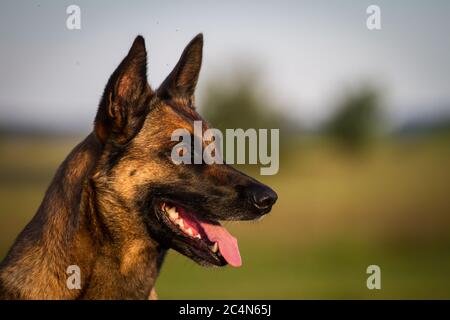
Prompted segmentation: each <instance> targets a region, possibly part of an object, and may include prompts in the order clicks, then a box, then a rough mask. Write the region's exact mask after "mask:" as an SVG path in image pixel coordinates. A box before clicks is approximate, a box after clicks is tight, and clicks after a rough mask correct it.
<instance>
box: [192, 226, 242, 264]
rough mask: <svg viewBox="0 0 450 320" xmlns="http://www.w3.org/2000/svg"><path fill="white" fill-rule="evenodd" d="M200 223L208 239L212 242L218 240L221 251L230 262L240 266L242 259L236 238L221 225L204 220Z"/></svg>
mask: <svg viewBox="0 0 450 320" xmlns="http://www.w3.org/2000/svg"><path fill="white" fill-rule="evenodd" d="M200 225H201V226H202V228H203V230H204V231H205V233H206V236H207V237H208V239H209V240H210V241H212V242H217V244H218V246H219V251H220V253H221V254H222V257H224V258H225V260H226V261H227V262H228V264H229V265H230V266H233V267H240V266H241V265H242V260H241V255H240V253H239V247H238V243H237V240H236V238H235V237H233V236H232V235H231V234H230V233H229V232H228V231H227V229H225V228H224V227H222V226H221V225H215V224H209V223H206V222H203V221H201V222H200Z"/></svg>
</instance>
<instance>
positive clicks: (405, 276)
mask: <svg viewBox="0 0 450 320" xmlns="http://www.w3.org/2000/svg"><path fill="white" fill-rule="evenodd" d="M76 141H77V140H76V139H38V138H36V139H29V138H14V139H12V138H11V139H3V140H1V141H0V256H1V257H3V256H4V254H5V253H6V251H7V249H8V248H9V247H10V245H11V244H12V242H13V241H14V239H15V237H16V236H17V234H18V233H19V231H20V230H21V229H22V228H23V227H24V225H25V224H26V223H27V222H28V221H29V219H30V218H31V216H32V215H33V214H34V212H35V211H36V209H37V207H38V205H39V203H40V201H41V200H42V197H43V195H44V193H45V190H46V187H47V185H48V184H49V182H50V179H51V177H52V175H53V174H54V172H55V170H56V168H57V166H58V164H59V163H60V162H61V161H62V160H63V159H64V157H65V156H66V155H67V153H68V152H69V151H70V149H71V148H72V147H73V146H74V145H75V144H76ZM448 146H449V140H448V139H446V138H442V139H422V140H411V141H402V142H400V141H396V142H394V141H383V142H378V143H376V144H374V145H373V146H372V147H371V148H370V149H368V150H367V151H366V152H364V153H359V154H351V153H348V152H347V153H346V152H342V150H340V149H338V148H336V147H335V146H334V145H332V144H329V143H327V142H326V141H323V140H320V139H307V140H305V141H302V142H297V143H295V144H294V146H291V148H290V149H289V151H288V153H284V154H283V155H282V158H281V160H280V163H281V164H280V172H279V174H278V175H275V176H270V177H261V180H263V181H264V182H266V183H268V184H269V185H270V186H272V187H273V188H274V189H275V190H276V191H277V192H278V195H279V201H278V203H277V205H276V206H275V208H274V210H273V211H272V213H271V214H270V215H269V216H267V217H266V218H265V219H263V220H262V221H260V222H246V223H228V224H226V225H227V226H228V227H229V229H230V230H231V232H232V233H233V234H234V235H235V236H237V238H238V239H239V243H240V248H241V254H242V257H243V266H242V267H241V268H237V269H233V268H229V267H227V268H220V269H219V268H213V269H205V268H202V267H199V266H197V265H196V264H195V263H193V262H191V261H190V260H188V259H187V258H185V257H183V256H181V255H179V254H178V253H175V252H171V253H170V254H169V256H168V259H167V260H166V262H165V265H164V267H163V269H162V273H161V275H160V278H159V280H158V282H157V292H158V294H159V296H160V298H162V299H168V298H174V299H177V298H179V299H182V298H194V299H195V298H206V299H216V298H225V299H226V298H250V299H253V298H254V299H258V298H276V299H278V298H288V299H296V298H301V299H303V298H306V299H308V298H325V299H329V298H344V299H345V298H377V299H378V298H447V299H449V298H450V198H449V186H450V166H449V163H450V148H448ZM372 264H376V265H379V266H380V267H381V272H382V276H381V277H382V289H381V290H374V291H371V290H368V289H367V287H366V278H367V276H368V275H367V274H366V268H367V266H369V265H372Z"/></svg>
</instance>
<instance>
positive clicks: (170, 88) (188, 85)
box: [157, 33, 203, 102]
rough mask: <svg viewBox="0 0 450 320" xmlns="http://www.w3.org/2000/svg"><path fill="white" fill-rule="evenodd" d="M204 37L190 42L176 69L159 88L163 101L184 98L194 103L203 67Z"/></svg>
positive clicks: (200, 35) (159, 94)
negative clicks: (196, 87)
mask: <svg viewBox="0 0 450 320" xmlns="http://www.w3.org/2000/svg"><path fill="white" fill-rule="evenodd" d="M202 50H203V35H202V34H201V33H200V34H198V35H197V36H196V37H195V38H194V39H192V40H191V42H189V44H188V45H187V46H186V48H185V49H184V51H183V54H182V55H181V58H180V60H179V61H178V63H177V65H176V66H175V68H174V69H173V70H172V72H171V73H170V74H169V75H168V76H167V78H166V80H164V82H163V83H162V84H161V86H160V87H159V89H158V91H157V94H158V96H159V97H160V98H162V99H171V98H183V99H188V100H189V101H190V102H192V101H193V97H194V91H195V86H196V85H197V80H198V75H199V73H200V68H201V65H202Z"/></svg>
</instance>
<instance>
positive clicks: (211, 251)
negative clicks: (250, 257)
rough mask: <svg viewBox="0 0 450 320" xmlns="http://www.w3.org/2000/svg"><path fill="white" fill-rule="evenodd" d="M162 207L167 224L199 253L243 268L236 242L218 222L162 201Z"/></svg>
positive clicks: (222, 262)
mask: <svg viewBox="0 0 450 320" xmlns="http://www.w3.org/2000/svg"><path fill="white" fill-rule="evenodd" d="M160 208H161V212H162V216H163V218H164V219H163V220H164V222H165V223H166V225H168V227H169V228H170V229H171V230H172V231H174V232H175V233H176V234H177V235H178V236H180V237H181V238H182V239H183V240H184V241H185V242H187V243H188V244H189V245H190V246H191V247H193V248H195V249H196V251H200V252H201V253H202V255H203V256H210V257H212V258H214V259H215V261H216V264H219V265H223V264H226V263H228V264H229V265H231V266H233V267H239V266H241V264H242V260H241V256H240V253H239V247H238V243H237V240H236V238H235V237H233V236H232V235H231V234H230V233H229V232H228V230H227V229H225V228H224V227H223V226H222V225H221V224H220V223H219V222H217V221H210V220H205V219H203V218H201V217H199V216H198V215H197V214H195V213H193V212H189V211H187V210H186V209H184V208H182V207H180V206H178V205H175V204H170V203H167V202H162V203H161V205H160Z"/></svg>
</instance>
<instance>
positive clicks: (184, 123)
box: [149, 101, 208, 133]
mask: <svg viewBox="0 0 450 320" xmlns="http://www.w3.org/2000/svg"><path fill="white" fill-rule="evenodd" d="M158 109H159V112H158V113H157V114H153V115H149V116H150V117H152V116H153V117H154V118H153V119H152V120H153V121H156V122H158V123H160V124H161V125H163V126H167V128H166V129H169V130H172V131H173V130H176V129H186V130H188V131H189V132H190V133H193V132H194V121H201V122H202V126H203V131H204V130H207V129H208V124H207V123H206V121H204V120H203V118H202V117H201V116H200V115H199V114H198V113H197V111H196V110H195V109H194V108H192V107H190V106H189V105H187V104H185V103H180V102H176V101H175V102H174V101H170V102H161V104H160V106H159V108H158Z"/></svg>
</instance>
